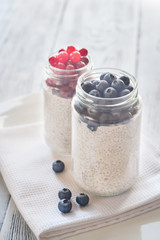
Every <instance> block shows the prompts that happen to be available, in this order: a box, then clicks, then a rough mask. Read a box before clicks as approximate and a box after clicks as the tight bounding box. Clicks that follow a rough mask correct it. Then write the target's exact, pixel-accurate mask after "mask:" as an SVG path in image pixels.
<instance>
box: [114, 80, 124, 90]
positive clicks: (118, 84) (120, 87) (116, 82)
mask: <svg viewBox="0 0 160 240" xmlns="http://www.w3.org/2000/svg"><path fill="white" fill-rule="evenodd" d="M111 87H113V88H115V89H116V90H117V91H118V92H121V91H122V90H123V89H125V84H124V82H123V81H122V80H120V79H116V80H114V81H113V82H112V84H111Z"/></svg>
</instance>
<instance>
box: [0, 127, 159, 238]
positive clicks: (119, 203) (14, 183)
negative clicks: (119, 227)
mask: <svg viewBox="0 0 160 240" xmlns="http://www.w3.org/2000/svg"><path fill="white" fill-rule="evenodd" d="M53 160H55V159H54V158H53V156H52V155H51V153H50V150H49V148H48V147H47V145H46V143H45V140H44V137H43V125H42V124H32V125H26V126H21V127H15V128H7V129H3V130H1V131H0V171H1V173H2V175H3V178H4V180H5V182H6V185H7V187H8V189H9V191H10V193H11V195H12V197H13V199H14V201H15V203H16V206H17V207H18V209H19V211H20V212H21V214H22V216H23V217H24V219H25V220H26V222H27V223H28V225H29V226H30V228H31V229H32V231H33V232H34V233H35V235H36V236H37V237H38V238H39V239H58V240H59V239H63V238H65V237H69V236H73V235H75V234H77V233H80V232H85V231H88V230H92V229H96V228H100V227H103V226H107V225H110V224H113V223H116V222H120V221H122V220H126V219H128V218H131V217H133V216H137V215H139V214H142V213H145V212H147V211H150V210H152V209H155V208H157V207H160V184H159V183H160V152H159V151H158V150H156V149H155V148H154V147H153V146H152V145H151V144H150V143H149V142H148V141H147V140H145V138H143V139H142V141H141V160H140V176H139V178H138V180H137V182H136V183H135V185H134V186H133V187H132V189H130V190H129V191H127V192H125V193H123V194H121V195H119V196H116V197H94V196H90V203H89V205H88V206H86V207H84V208H81V207H79V206H78V205H77V204H76V201H75V198H76V195H78V193H80V192H82V191H83V190H82V189H80V188H79V187H78V186H77V185H76V183H75V182H74V179H73V177H72V173H71V160H70V159H69V158H68V159H65V165H66V167H65V171H64V172H63V173H60V174H55V173H54V172H53V171H52V162H53ZM62 160H63V159H62ZM63 187H67V188H69V189H70V190H71V191H72V195H73V197H72V204H73V208H72V211H71V212H70V213H69V214H62V213H60V212H59V210H58V207H57V205H58V201H59V200H58V196H57V193H58V191H59V190H60V189H62V188H63ZM83 192H84V191H83Z"/></svg>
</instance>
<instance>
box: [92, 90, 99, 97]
mask: <svg viewBox="0 0 160 240" xmlns="http://www.w3.org/2000/svg"><path fill="white" fill-rule="evenodd" d="M89 94H90V95H92V96H94V97H101V94H100V92H99V91H98V90H96V89H93V90H91V91H90V92H89Z"/></svg>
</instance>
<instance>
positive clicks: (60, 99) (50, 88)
mask: <svg viewBox="0 0 160 240" xmlns="http://www.w3.org/2000/svg"><path fill="white" fill-rule="evenodd" d="M57 54H58V53H54V54H53V55H52V56H54V55H57ZM87 58H88V64H86V65H85V66H84V67H82V68H79V69H74V70H64V69H58V68H55V67H53V66H51V65H50V64H49V62H48V65H47V66H46V77H45V80H44V82H43V92H44V127H45V139H46V142H47V144H48V146H49V147H50V149H51V150H52V152H53V153H58V154H61V155H70V154H71V100H72V97H73V96H74V94H75V88H76V84H77V80H78V77H79V76H80V75H81V74H83V73H84V72H86V71H88V70H90V69H91V68H92V63H91V60H90V58H89V57H87Z"/></svg>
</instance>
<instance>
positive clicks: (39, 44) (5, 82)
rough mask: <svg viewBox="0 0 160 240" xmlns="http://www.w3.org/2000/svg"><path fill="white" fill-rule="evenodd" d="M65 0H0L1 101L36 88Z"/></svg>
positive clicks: (41, 75)
mask: <svg viewBox="0 0 160 240" xmlns="http://www.w3.org/2000/svg"><path fill="white" fill-rule="evenodd" d="M65 3H66V0H61V1H59V0H54V1H53V0H47V1H44V0H34V1H32V0H27V1H20V0H14V1H11V0H2V1H1V4H0V12H1V14H0V23H1V27H0V29H1V30H0V33H1V38H0V51H1V54H0V55H1V60H0V76H1V77H0V102H2V101H5V100H7V99H10V98H13V97H17V96H20V95H23V94H27V93H30V92H33V91H38V90H39V89H40V86H41V82H42V79H43V74H44V66H45V60H46V59H47V56H48V55H49V52H50V49H51V45H52V44H53V43H54V41H55V38H56V34H57V26H58V25H59V22H60V21H61V18H62V16H63V10H64V6H65Z"/></svg>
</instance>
